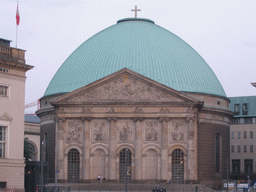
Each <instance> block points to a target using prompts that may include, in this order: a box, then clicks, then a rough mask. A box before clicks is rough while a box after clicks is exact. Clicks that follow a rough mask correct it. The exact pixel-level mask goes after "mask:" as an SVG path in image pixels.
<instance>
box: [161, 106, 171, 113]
mask: <svg viewBox="0 0 256 192" xmlns="http://www.w3.org/2000/svg"><path fill="white" fill-rule="evenodd" d="M160 113H170V110H169V109H168V108H167V107H165V108H164V107H161V109H160Z"/></svg>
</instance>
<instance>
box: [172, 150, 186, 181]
mask: <svg viewBox="0 0 256 192" xmlns="http://www.w3.org/2000/svg"><path fill="white" fill-rule="evenodd" d="M172 182H173V183H183V182H184V153H183V151H182V150H181V149H175V150H174V151H173V152H172Z"/></svg>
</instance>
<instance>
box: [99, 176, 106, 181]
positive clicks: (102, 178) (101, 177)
mask: <svg viewBox="0 0 256 192" xmlns="http://www.w3.org/2000/svg"><path fill="white" fill-rule="evenodd" d="M103 181H105V178H104V177H103V176H102V175H101V176H100V182H101V183H102V182H103Z"/></svg>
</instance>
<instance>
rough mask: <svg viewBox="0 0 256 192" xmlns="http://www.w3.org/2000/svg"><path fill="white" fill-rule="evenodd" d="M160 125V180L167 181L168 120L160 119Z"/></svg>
mask: <svg viewBox="0 0 256 192" xmlns="http://www.w3.org/2000/svg"><path fill="white" fill-rule="evenodd" d="M160 121H161V122H162V123H161V134H162V136H161V166H159V168H160V169H161V180H167V179H168V121H169V118H160Z"/></svg>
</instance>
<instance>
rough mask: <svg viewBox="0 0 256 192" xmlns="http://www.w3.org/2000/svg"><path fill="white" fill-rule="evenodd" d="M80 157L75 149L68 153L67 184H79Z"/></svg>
mask: <svg viewBox="0 0 256 192" xmlns="http://www.w3.org/2000/svg"><path fill="white" fill-rule="evenodd" d="M79 165H80V156H79V151H78V150H77V149H70V150H69V152H68V182H70V183H78V182H79Z"/></svg>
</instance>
